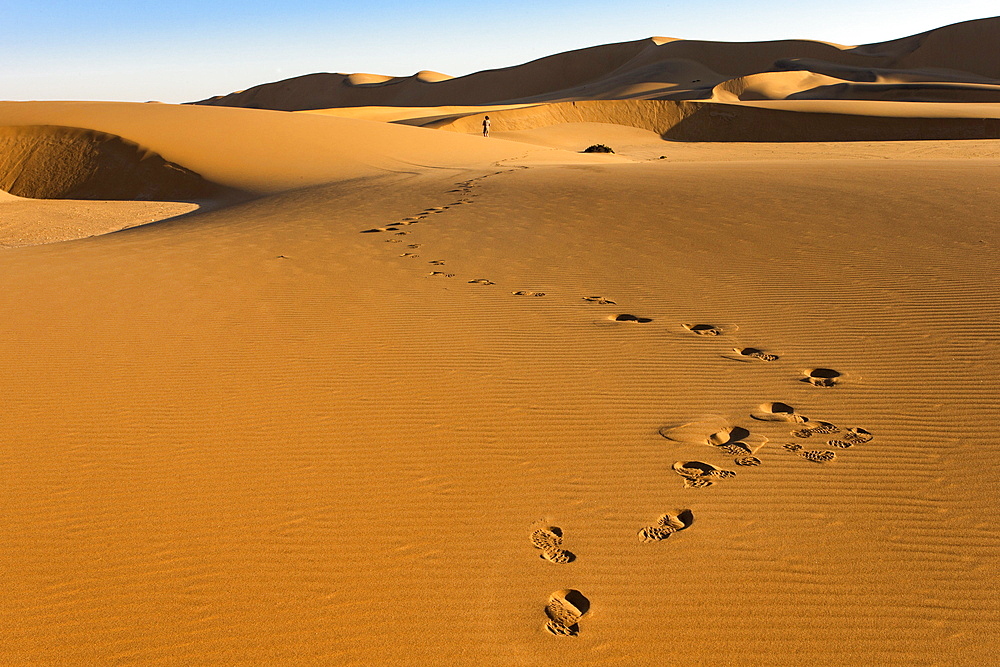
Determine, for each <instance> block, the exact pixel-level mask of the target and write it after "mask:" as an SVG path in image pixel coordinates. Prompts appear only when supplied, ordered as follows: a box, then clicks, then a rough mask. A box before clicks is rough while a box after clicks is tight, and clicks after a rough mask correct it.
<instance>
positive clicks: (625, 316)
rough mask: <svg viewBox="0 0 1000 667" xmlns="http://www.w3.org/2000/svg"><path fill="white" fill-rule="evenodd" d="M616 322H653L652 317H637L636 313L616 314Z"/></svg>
mask: <svg viewBox="0 0 1000 667" xmlns="http://www.w3.org/2000/svg"><path fill="white" fill-rule="evenodd" d="M614 320H615V322H639V323H640V324H645V323H647V322H652V321H653V318H651V317H636V316H635V315H629V314H628V313H622V314H621V315H615V317H614Z"/></svg>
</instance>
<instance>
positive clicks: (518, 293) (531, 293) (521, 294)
mask: <svg viewBox="0 0 1000 667" xmlns="http://www.w3.org/2000/svg"><path fill="white" fill-rule="evenodd" d="M511 294H513V295H514V296H545V292H528V291H526V290H518V291H516V292H511Z"/></svg>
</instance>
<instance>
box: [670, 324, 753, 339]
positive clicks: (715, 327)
mask: <svg viewBox="0 0 1000 667" xmlns="http://www.w3.org/2000/svg"><path fill="white" fill-rule="evenodd" d="M681 326H682V327H684V328H685V329H687V330H688V331H690V332H691V333H693V334H698V335H699V336H722V335H724V334H729V333H733V332H734V331H736V330H737V329H738V328H739V327H737V326H736V325H735V324H682V325H681Z"/></svg>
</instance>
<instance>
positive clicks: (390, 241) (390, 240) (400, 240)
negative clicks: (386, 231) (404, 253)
mask: <svg viewBox="0 0 1000 667" xmlns="http://www.w3.org/2000/svg"><path fill="white" fill-rule="evenodd" d="M385 242H386V243H402V242H403V241H402V239H386V240H385ZM410 247H411V248H412V247H413V246H410Z"/></svg>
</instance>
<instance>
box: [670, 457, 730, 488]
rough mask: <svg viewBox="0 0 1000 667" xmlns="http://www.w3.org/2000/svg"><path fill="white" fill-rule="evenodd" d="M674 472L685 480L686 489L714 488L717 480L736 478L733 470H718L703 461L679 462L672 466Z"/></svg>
mask: <svg viewBox="0 0 1000 667" xmlns="http://www.w3.org/2000/svg"><path fill="white" fill-rule="evenodd" d="M672 468H673V471H674V472H675V473H677V474H678V475H680V476H681V477H683V478H684V488H685V489H701V488H706V487H709V486H712V485H713V484H715V482H716V480H719V479H728V478H730V477H735V476H736V473H735V472H733V471H732V470H723V469H722V468H716V467H715V466H714V465H712V464H711V463H705V462H703V461H677V462H676V463H674V465H673V466H672Z"/></svg>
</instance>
